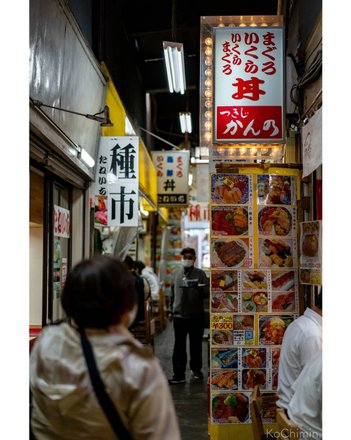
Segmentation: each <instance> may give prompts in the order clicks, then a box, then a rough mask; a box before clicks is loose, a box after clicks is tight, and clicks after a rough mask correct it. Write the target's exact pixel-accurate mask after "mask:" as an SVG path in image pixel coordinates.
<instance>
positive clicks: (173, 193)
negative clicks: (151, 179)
mask: <svg viewBox="0 0 351 440" xmlns="http://www.w3.org/2000/svg"><path fill="white" fill-rule="evenodd" d="M152 160H153V162H154V164H155V167H156V171H157V204H158V205H159V206H182V205H187V203H188V175H189V151H168V152H166V151H155V152H152Z"/></svg>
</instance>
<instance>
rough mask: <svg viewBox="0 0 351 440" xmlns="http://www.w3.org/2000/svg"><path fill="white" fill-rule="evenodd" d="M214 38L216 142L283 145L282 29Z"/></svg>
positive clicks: (227, 32)
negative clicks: (276, 143)
mask: <svg viewBox="0 0 351 440" xmlns="http://www.w3.org/2000/svg"><path fill="white" fill-rule="evenodd" d="M214 35H215V51H214V121H215V131H214V141H215V142H229V143H230V142H232V143H237V142H251V143H252V142H284V140H285V130H284V44H283V42H284V39H283V37H284V30H283V28H280V27H262V28H252V27H241V28H216V29H215V30H214Z"/></svg>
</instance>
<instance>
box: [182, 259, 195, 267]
mask: <svg viewBox="0 0 351 440" xmlns="http://www.w3.org/2000/svg"><path fill="white" fill-rule="evenodd" d="M182 265H183V266H184V267H192V266H194V260H182Z"/></svg>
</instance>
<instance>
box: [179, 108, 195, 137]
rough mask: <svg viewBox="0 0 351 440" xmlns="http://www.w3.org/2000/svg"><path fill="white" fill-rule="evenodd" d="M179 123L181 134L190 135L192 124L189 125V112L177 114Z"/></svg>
mask: <svg viewBox="0 0 351 440" xmlns="http://www.w3.org/2000/svg"><path fill="white" fill-rule="evenodd" d="M179 121H180V129H181V131H182V133H191V132H192V130H193V129H192V124H191V113H190V112H181V113H179Z"/></svg>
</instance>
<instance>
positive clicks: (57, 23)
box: [29, 0, 107, 333]
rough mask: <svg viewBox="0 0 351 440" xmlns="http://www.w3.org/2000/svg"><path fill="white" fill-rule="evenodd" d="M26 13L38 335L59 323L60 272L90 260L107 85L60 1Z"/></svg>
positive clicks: (33, 319) (33, 315)
mask: <svg viewBox="0 0 351 440" xmlns="http://www.w3.org/2000/svg"><path fill="white" fill-rule="evenodd" d="M30 14H31V17H30V24H31V28H30V241H29V244H30V321H29V323H30V328H31V332H32V333H37V331H38V329H39V330H40V328H41V327H42V326H44V325H46V324H49V323H51V322H56V321H58V320H60V319H62V318H63V311H62V309H61V305H60V296H61V291H62V287H63V285H64V282H65V277H66V274H67V271H68V270H69V269H70V268H71V267H72V265H74V264H75V263H76V262H78V261H80V260H81V259H82V258H84V257H88V256H89V255H90V254H91V237H90V228H91V220H90V211H89V199H88V186H89V182H91V181H92V180H93V179H94V164H95V160H94V159H95V157H96V154H97V147H98V141H99V138H100V123H103V122H104V118H101V119H99V118H95V115H96V114H102V111H101V109H104V100H105V87H106V79H105V78H104V76H103V73H102V71H101V68H100V66H99V64H98V63H97V61H96V59H95V58H94V55H93V53H92V51H91V49H90V48H89V47H88V46H87V43H86V40H85V39H84V37H83V35H82V34H81V31H80V29H79V27H78V25H77V23H76V21H75V19H74V17H73V15H72V13H71V12H70V10H69V9H68V7H67V5H66V2H63V1H61V0H49V1H41V0H36V1H34V2H32V4H31V9H30ZM82 72H84V75H82ZM86 115H88V116H91V118H88V117H86ZM106 122H107V121H106Z"/></svg>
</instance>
